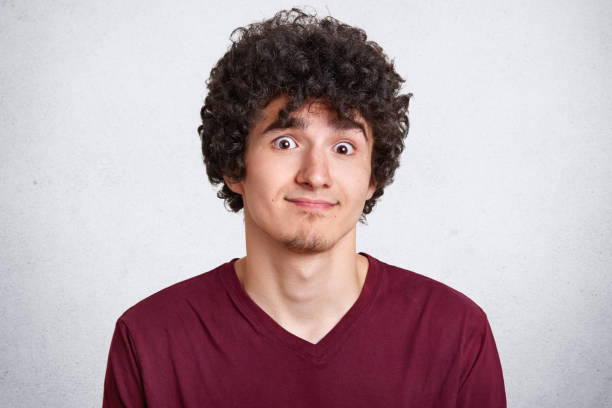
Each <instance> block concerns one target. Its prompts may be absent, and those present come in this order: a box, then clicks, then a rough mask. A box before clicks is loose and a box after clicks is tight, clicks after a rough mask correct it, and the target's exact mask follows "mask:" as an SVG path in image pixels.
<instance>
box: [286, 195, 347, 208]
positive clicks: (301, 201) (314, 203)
mask: <svg viewBox="0 0 612 408" xmlns="http://www.w3.org/2000/svg"><path fill="white" fill-rule="evenodd" d="M285 200H287V201H289V202H290V203H293V204H295V205H297V206H298V207H301V208H306V209H311V210H329V209H330V208H333V207H334V206H335V205H336V204H337V203H332V202H329V201H325V200H313V199H310V198H306V197H297V198H285Z"/></svg>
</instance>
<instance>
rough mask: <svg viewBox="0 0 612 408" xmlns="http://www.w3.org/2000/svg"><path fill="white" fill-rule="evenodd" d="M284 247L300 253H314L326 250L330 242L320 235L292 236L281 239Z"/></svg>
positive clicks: (330, 245) (329, 246)
mask: <svg viewBox="0 0 612 408" xmlns="http://www.w3.org/2000/svg"><path fill="white" fill-rule="evenodd" d="M282 243H283V245H284V246H285V248H287V249H288V250H290V251H293V252H297V253H300V254H314V253H320V252H324V251H327V250H328V249H330V248H331V247H332V244H331V243H330V242H329V241H327V240H324V239H322V238H321V237H304V236H294V237H289V238H285V239H283V241H282Z"/></svg>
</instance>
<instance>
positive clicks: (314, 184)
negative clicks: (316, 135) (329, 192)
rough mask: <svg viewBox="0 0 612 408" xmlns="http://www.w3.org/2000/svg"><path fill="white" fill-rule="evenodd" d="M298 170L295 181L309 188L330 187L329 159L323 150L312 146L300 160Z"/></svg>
mask: <svg viewBox="0 0 612 408" xmlns="http://www.w3.org/2000/svg"><path fill="white" fill-rule="evenodd" d="M300 160H301V163H300V168H299V171H298V173H297V175H296V179H295V181H296V182H297V183H298V184H303V185H307V186H309V187H310V188H322V187H331V184H332V180H331V176H330V174H329V162H328V160H329V158H328V157H327V154H326V152H325V151H324V149H322V148H320V147H318V146H313V147H312V148H310V149H309V150H308V151H306V152H305V153H304V155H303V156H302V157H301V158H300Z"/></svg>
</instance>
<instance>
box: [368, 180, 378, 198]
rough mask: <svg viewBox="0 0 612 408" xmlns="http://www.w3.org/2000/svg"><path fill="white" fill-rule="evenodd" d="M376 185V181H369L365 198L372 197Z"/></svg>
mask: <svg viewBox="0 0 612 408" xmlns="http://www.w3.org/2000/svg"><path fill="white" fill-rule="evenodd" d="M376 187H377V183H376V182H372V183H370V186H369V187H368V198H367V200H369V199H370V198H372V196H373V195H374V192H375V191H376Z"/></svg>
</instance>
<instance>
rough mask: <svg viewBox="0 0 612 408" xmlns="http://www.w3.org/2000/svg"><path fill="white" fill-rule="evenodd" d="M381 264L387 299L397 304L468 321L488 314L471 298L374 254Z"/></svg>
mask: <svg viewBox="0 0 612 408" xmlns="http://www.w3.org/2000/svg"><path fill="white" fill-rule="evenodd" d="M371 258H372V259H373V260H374V262H375V263H376V264H377V265H378V268H379V271H380V274H381V278H382V281H383V282H384V284H383V285H382V288H383V291H384V293H382V297H383V298H386V301H389V302H394V303H396V307H397V308H398V309H399V308H405V309H406V310H407V309H410V310H413V311H414V310H418V311H421V312H422V313H426V314H427V316H428V317H429V318H431V319H434V320H436V319H439V320H441V321H443V322H445V321H456V320H462V321H464V323H465V320H470V321H474V322H475V323H477V324H478V323H482V322H484V321H486V314H485V313H484V311H483V310H482V309H481V308H480V306H478V305H477V304H476V303H475V302H474V301H473V300H472V299H470V298H469V297H468V296H466V295H465V294H463V293H461V292H460V291H458V290H456V289H453V288H451V287H450V286H448V285H446V284H444V283H442V282H439V281H437V280H435V279H432V278H429V277H427V276H425V275H421V274H419V273H416V272H413V271H411V270H409V269H404V268H401V267H398V266H395V265H391V264H388V263H385V262H383V261H380V260H378V259H376V258H373V257H371Z"/></svg>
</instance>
